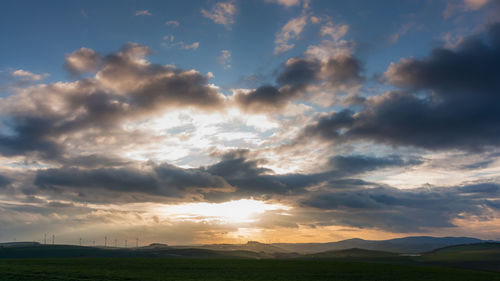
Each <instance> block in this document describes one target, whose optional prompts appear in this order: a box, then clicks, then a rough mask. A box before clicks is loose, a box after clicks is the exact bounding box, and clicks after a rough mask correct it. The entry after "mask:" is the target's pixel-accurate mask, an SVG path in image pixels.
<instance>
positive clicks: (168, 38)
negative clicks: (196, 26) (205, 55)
mask: <svg viewBox="0 0 500 281" xmlns="http://www.w3.org/2000/svg"><path fill="white" fill-rule="evenodd" d="M163 40H165V42H163V43H162V46H164V47H166V48H172V47H178V48H180V49H182V50H196V49H198V47H200V42H193V43H191V44H187V43H184V42H183V41H179V42H174V36H173V35H165V36H163Z"/></svg>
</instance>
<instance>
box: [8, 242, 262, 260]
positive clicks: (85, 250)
mask: <svg viewBox="0 0 500 281" xmlns="http://www.w3.org/2000/svg"><path fill="white" fill-rule="evenodd" d="M76 257H80V258H81V257H86V258H118V257H128V258H137V257H161V258H204V259H206V258H247V259H248V258H250V259H256V258H262V257H264V256H263V255H262V254H259V253H256V252H251V251H241V250H240V251H214V250H208V249H196V248H184V249H176V248H171V247H161V248H155V247H153V248H151V247H145V248H128V249H125V248H112V247H84V246H73V245H33V246H32V245H29V246H18V247H4V248H0V258H8V259H12V258H76Z"/></svg>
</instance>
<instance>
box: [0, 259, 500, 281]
mask: <svg viewBox="0 0 500 281" xmlns="http://www.w3.org/2000/svg"><path fill="white" fill-rule="evenodd" d="M0 280H2V281H4V280H65V281H71V280H74V281H76V280H144V281H146V280H346V281H347V280H380V281H381V280H387V281H391V280H394V281H401V280H428V281H431V280H436V281H438V280H439V281H446V280H464V281H466V280H467V281H471V280H478V281H480V280H485V281H486V280H487V281H495V280H499V281H500V273H495V272H485V271H474V270H466V269H455V268H446V267H434V266H412V265H393V264H381V263H357V262H339V261H329V260H246V259H243V260H242V259H239V260H238V259H165V258H66V259H0Z"/></svg>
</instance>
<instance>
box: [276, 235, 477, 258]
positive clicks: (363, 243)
mask: <svg viewBox="0 0 500 281" xmlns="http://www.w3.org/2000/svg"><path fill="white" fill-rule="evenodd" d="M482 242H485V241H484V240H480V239H476V238H469V237H430V236H415V237H405V238H397V239H390V240H363V239H359V238H354V239H347V240H342V241H338V242H329V243H274V244H272V245H273V246H277V247H279V248H281V249H284V250H286V251H289V252H297V253H302V254H312V253H319V252H325V251H335V250H346V249H352V248H359V249H365V250H373V251H386V252H394V253H423V252H428V251H432V250H435V249H438V248H442V247H447V246H452V245H460V244H474V243H482Z"/></svg>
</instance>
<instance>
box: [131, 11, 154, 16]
mask: <svg viewBox="0 0 500 281" xmlns="http://www.w3.org/2000/svg"><path fill="white" fill-rule="evenodd" d="M135 15H136V16H152V15H153V14H151V13H150V12H149V11H148V10H141V11H135Z"/></svg>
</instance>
